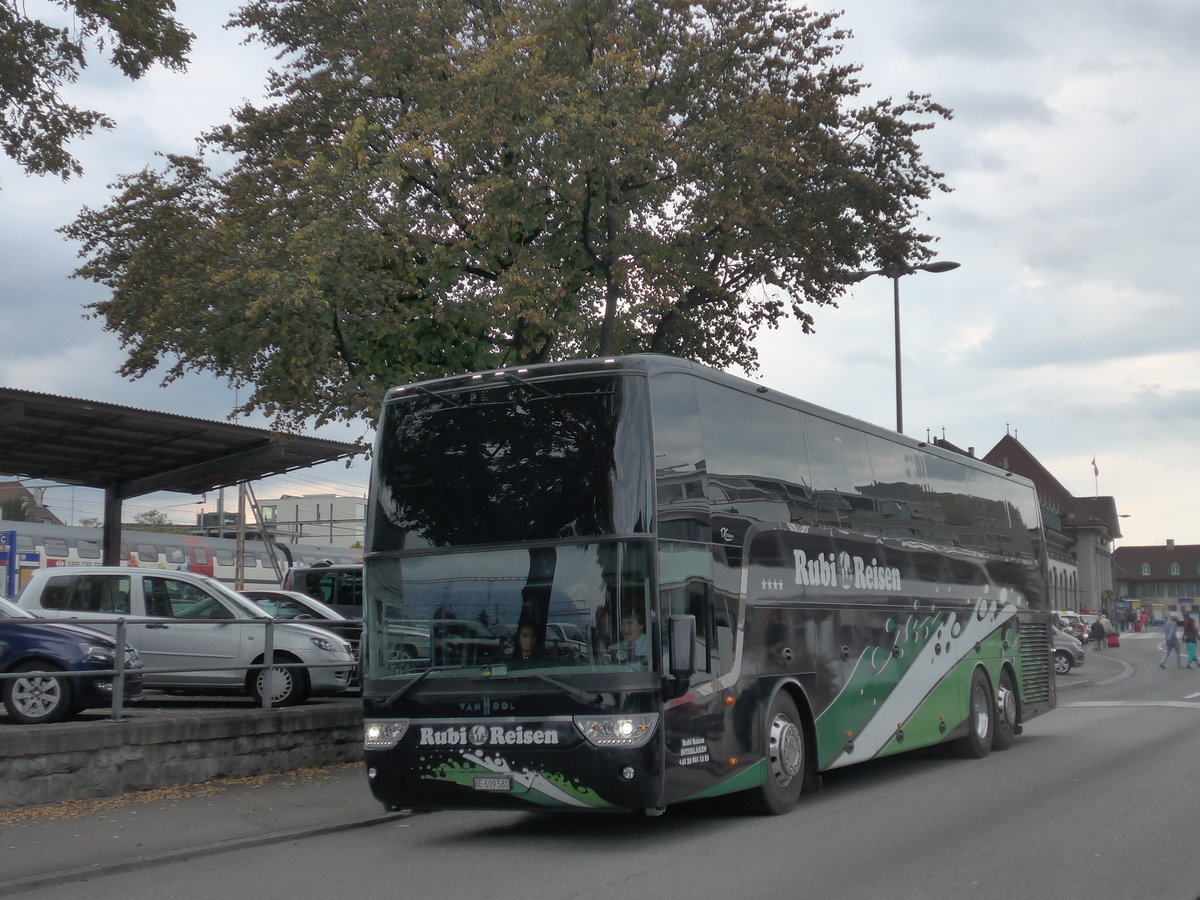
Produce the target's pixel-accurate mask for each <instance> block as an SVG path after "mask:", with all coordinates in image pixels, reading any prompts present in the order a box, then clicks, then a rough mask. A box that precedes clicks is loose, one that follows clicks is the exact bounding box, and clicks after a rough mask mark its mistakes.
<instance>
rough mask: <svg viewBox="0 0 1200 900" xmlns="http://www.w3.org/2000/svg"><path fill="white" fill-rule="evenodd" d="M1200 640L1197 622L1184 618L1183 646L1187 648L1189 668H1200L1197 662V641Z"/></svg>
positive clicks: (1199, 629) (1187, 617) (1188, 617)
mask: <svg viewBox="0 0 1200 900" xmlns="http://www.w3.org/2000/svg"><path fill="white" fill-rule="evenodd" d="M1197 639H1200V628H1197V627H1196V620H1195V619H1193V618H1192V617H1191V616H1186V615H1185V616H1184V617H1183V644H1184V646H1185V647H1187V667H1188V668H1189V669H1190V668H1191V667H1192V666H1196V667H1197V668H1200V663H1197V662H1196V640H1197Z"/></svg>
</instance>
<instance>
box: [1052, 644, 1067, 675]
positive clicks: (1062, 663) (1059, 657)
mask: <svg viewBox="0 0 1200 900" xmlns="http://www.w3.org/2000/svg"><path fill="white" fill-rule="evenodd" d="M1070 671H1071V654H1070V653H1068V652H1067V651H1066V650H1055V651H1054V672H1055V674H1058V675H1066V674H1067V673H1068V672H1070Z"/></svg>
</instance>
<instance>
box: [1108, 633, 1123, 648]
mask: <svg viewBox="0 0 1200 900" xmlns="http://www.w3.org/2000/svg"><path fill="white" fill-rule="evenodd" d="M1108 646H1110V647H1120V646H1121V636H1120V635H1119V634H1116V633H1115V632H1114V633H1113V634H1110V635H1108Z"/></svg>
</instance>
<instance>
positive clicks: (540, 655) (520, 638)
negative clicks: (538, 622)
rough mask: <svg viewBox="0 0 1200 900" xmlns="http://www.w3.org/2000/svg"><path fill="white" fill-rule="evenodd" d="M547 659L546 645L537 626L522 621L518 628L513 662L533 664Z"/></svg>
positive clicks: (527, 621)
mask: <svg viewBox="0 0 1200 900" xmlns="http://www.w3.org/2000/svg"><path fill="white" fill-rule="evenodd" d="M544 659H546V644H545V641H543V640H542V638H541V636H540V635H539V634H538V629H537V626H535V625H534V624H533V623H532V622H530V621H529V620H527V619H526V620H522V621H521V623H520V624H519V625H518V626H517V639H516V641H515V642H514V645H513V660H514V661H515V662H523V663H527V664H532V663H536V662H539V661H541V660H544Z"/></svg>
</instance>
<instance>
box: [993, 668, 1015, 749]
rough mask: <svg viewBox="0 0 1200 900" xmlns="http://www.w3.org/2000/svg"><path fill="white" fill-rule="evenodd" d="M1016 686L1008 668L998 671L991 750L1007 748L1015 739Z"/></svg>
mask: <svg viewBox="0 0 1200 900" xmlns="http://www.w3.org/2000/svg"><path fill="white" fill-rule="evenodd" d="M1017 699H1018V698H1017V686H1016V683H1015V682H1014V681H1013V677H1012V673H1011V672H1009V671H1008V669H1004V670H1002V671H1001V672H1000V690H999V692H998V693H997V694H996V726H995V733H994V734H993V735H992V749H993V750H1007V749H1008V748H1009V747H1011V746H1012V745H1013V743H1014V742H1015V741H1016V740H1017V726H1018V724H1019V722H1018V714H1017Z"/></svg>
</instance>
